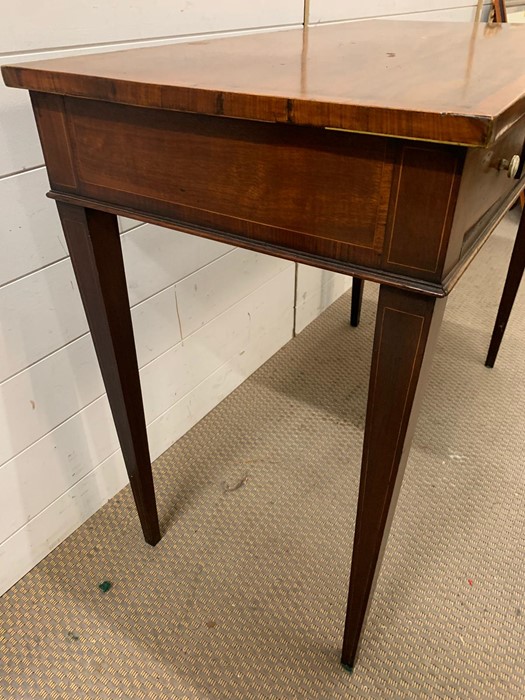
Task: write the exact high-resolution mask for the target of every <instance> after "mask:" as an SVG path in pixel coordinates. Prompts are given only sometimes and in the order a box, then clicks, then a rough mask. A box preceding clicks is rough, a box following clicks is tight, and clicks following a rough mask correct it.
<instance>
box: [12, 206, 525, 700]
mask: <svg viewBox="0 0 525 700" xmlns="http://www.w3.org/2000/svg"><path fill="white" fill-rule="evenodd" d="M516 224H517V218H516V212H514V214H512V215H511V216H510V217H507V219H506V220H505V221H504V222H503V224H502V225H501V226H500V228H499V230H498V231H497V232H496V234H495V235H494V236H493V237H492V238H491V240H490V241H489V243H488V244H487V245H486V247H485V248H484V250H483V251H482V253H481V254H480V255H479V256H478V258H477V260H476V261H475V263H474V265H473V266H472V267H471V268H470V270H469V271H468V273H467V275H466V276H465V277H464V278H463V280H462V282H461V283H460V285H459V287H458V288H457V290H456V292H455V293H454V294H452V296H451V297H450V300H449V303H448V307H447V311H446V314H445V321H444V326H443V330H442V333H441V338H440V342H439V348H438V352H437V356H436V360H435V363H434V368H433V373H432V377H431V381H430V385H429V388H428V391H427V395H426V402H425V405H424V409H423V414H422V416H421V419H420V422H419V427H418V431H417V433H416V437H415V443H414V447H413V450H412V453H411V458H410V461H409V465H408V468H407V472H406V476H405V482H404V486H403V489H402V492H401V497H400V501H399V505H398V509H397V513H396V517H395V520H394V526H393V530H392V533H391V536H390V541H389V546H388V548H387V552H386V556H385V561H384V565H383V569H382V575H381V577H380V580H379V583H378V588H377V591H376V595H375V599H374V603H373V607H372V610H371V614H370V617H369V620H368V625H367V627H366V632H365V635H364V639H363V645H362V652H361V656H360V661H359V664H358V666H357V668H356V670H355V672H354V674H353V675H352V676H351V675H349V674H348V673H347V672H346V671H344V670H343V668H342V667H341V666H340V664H339V650H340V644H341V634H342V625H343V620H344V605H345V602H346V587H347V580H348V571H349V565H350V554H351V543H352V534H353V527H354V514H355V507H356V498H357V487H358V476H359V459H360V449H361V442H362V432H363V420H364V411H365V398H366V390H367V374H368V368H369V362H370V352H371V342H372V330H373V322H374V313H375V298H376V294H377V288H376V287H375V285H372V284H368V285H366V298H365V301H364V308H363V318H362V323H361V326H360V327H359V329H357V330H356V329H350V327H349V326H348V322H347V317H348V308H349V298H348V296H346V297H343V298H342V299H340V300H339V301H338V302H337V303H336V304H334V305H333V306H332V307H331V308H330V309H329V310H328V311H327V312H325V313H324V314H323V315H322V316H321V317H320V318H319V319H318V320H317V321H315V322H314V323H313V324H312V325H311V326H309V327H308V328H307V329H306V330H305V331H304V332H303V333H301V335H300V336H299V337H298V338H297V339H296V340H294V341H292V342H290V343H289V344H288V345H287V346H286V347H285V348H284V349H283V350H282V351H281V352H279V353H278V354H277V355H276V356H275V357H273V358H272V359H271V360H270V361H269V362H268V363H267V364H266V365H264V366H263V367H262V368H261V369H260V370H259V371H258V372H256V373H255V374H254V375H253V376H252V377H251V378H250V379H249V380H248V381H247V382H245V383H244V384H243V385H242V386H241V387H240V388H239V389H238V390H237V391H235V392H234V394H232V395H231V396H230V397H229V398H228V399H226V400H225V401H224V402H223V403H222V404H221V405H220V406H219V407H218V408H217V409H215V410H214V411H213V412H212V413H211V414H209V415H208V416H207V417H206V418H205V419H204V420H203V421H201V422H200V423H199V424H198V425H197V426H196V427H195V428H194V429H193V430H192V431H191V432H190V433H188V434H187V435H186V436H185V437H184V438H183V439H181V440H180V441H179V442H178V443H177V444H176V445H175V446H174V447H172V448H171V449H169V450H168V451H167V452H166V453H165V454H164V455H163V456H162V457H161V458H160V459H159V460H157V462H156V464H155V477H156V484H157V492H158V497H159V507H160V513H161V517H162V527H163V532H164V538H163V540H162V542H161V543H160V544H159V545H158V546H157V547H156V548H155V549H152V548H150V547H148V546H147V545H145V544H144V543H143V541H142V538H141V535H140V531H139V526H138V521H137V518H136V515H135V512H134V509H133V506H132V501H131V497H130V493H129V490H128V489H125V490H124V491H122V492H121V493H120V494H118V496H117V497H116V498H114V499H113V500H112V501H111V502H110V503H109V504H108V505H107V506H106V507H104V508H103V509H102V510H101V511H99V512H98V513H97V514H96V515H95V516H94V517H92V518H91V519H90V520H89V521H88V522H87V523H85V524H84V525H83V526H82V527H81V528H80V529H79V530H77V531H76V532H75V533H74V534H73V535H72V536H71V537H70V538H69V539H68V540H67V541H66V542H64V543H63V544H62V545H61V546H60V547H59V548H58V549H56V550H55V551H54V552H53V553H52V554H51V555H50V556H48V557H47V559H45V561H43V562H42V563H41V564H40V565H39V566H37V567H36V568H35V569H34V570H33V571H32V572H31V573H30V574H28V575H27V576H26V577H25V578H24V579H23V580H22V581H20V582H19V583H18V584H17V585H16V586H15V587H14V588H13V589H12V590H11V591H9V592H8V593H7V594H6V595H4V596H3V598H2V599H1V600H0V625H1V635H0V649H1V664H2V666H1V669H0V695H1V697H2V698H5V699H8V700H11V699H16V700H21V699H25V698H38V699H42V700H44V699H45V700H47V699H48V698H52V699H55V698H56V699H59V698H60V699H66V698H67V699H68V700H69V699H70V698H71V699H73V698H74V699H75V700H83V699H84V698H96V699H97V700H105V699H111V700H113V699H114V698H133V699H134V700H140V699H142V698H152V699H153V698H155V699H158V700H163V699H166V700H174V699H176V698H188V699H192V700H193V699H196V698H199V699H204V698H206V699H212V698H213V699H215V698H217V699H221V700H222V699H225V700H226V699H228V700H229V699H231V700H234V699H242V700H249V699H252V698H253V699H262V698H272V699H279V700H281V699H286V700H288V699H290V700H292V699H295V698H298V699H299V698H300V699H302V700H303V699H304V700H313V699H315V700H317V699H319V700H328V699H332V698H333V699H342V698H396V699H400V698H414V699H416V698H417V699H421V698H455V699H456V698H461V699H465V698H469V699H470V698H487V700H489V699H490V700H497V699H500V698H501V700H509V698H525V681H524V678H525V652H524V647H525V596H524V593H525V575H524V574H525V565H524V555H525V527H524V526H525V470H524V461H525V460H524V458H525V450H524V445H523V432H524V427H525V392H524V390H523V377H524V371H525V313H524V310H525V290H522V292H523V293H522V294H521V295H520V296H519V298H518V302H517V307H516V308H515V311H514V314H513V316H512V318H511V323H510V325H509V328H508V330H507V336H506V338H505V341H504V344H503V347H502V351H501V354H500V357H499V360H498V362H497V364H496V367H495V369H494V370H488V369H486V368H485V367H484V366H483V361H484V356H485V353H486V350H487V347H488V341H489V336H490V332H491V328H492V324H493V322H494V317H495V312H496V307H497V303H498V301H499V294H500V290H501V285H502V280H503V277H504V274H505V271H506V266H507V261H508V257H509V255H510V250H511V246H512V237H513V235H514V232H515V230H516ZM104 579H108V580H110V581H111V582H112V583H113V587H112V588H111V590H109V591H108V592H106V593H103V592H102V591H101V590H100V589H99V588H98V583H99V582H100V581H102V580H104Z"/></svg>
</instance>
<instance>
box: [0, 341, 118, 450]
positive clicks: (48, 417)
mask: <svg viewBox="0 0 525 700" xmlns="http://www.w3.org/2000/svg"><path fill="white" fill-rule="evenodd" d="M103 392H104V387H103V384H102V376H101V374H100V370H99V368H98V365H97V361H96V357H95V350H94V348H93V343H92V341H91V336H89V335H85V336H83V337H82V338H80V339H79V340H76V341H75V342H73V343H71V344H70V345H68V346H66V347H65V348H62V349H61V350H60V351H59V352H56V353H53V354H52V355H50V356H49V357H46V358H45V360H42V361H41V362H37V363H36V364H35V365H33V366H32V367H29V368H28V369H26V370H24V371H23V372H20V373H19V374H17V375H16V376H15V377H13V378H12V379H9V380H8V381H6V382H4V383H3V384H0V464H2V463H3V462H5V461H6V460H8V459H10V458H11V457H13V456H14V455H16V454H17V453H18V452H21V451H22V450H24V449H25V448H26V447H28V446H29V445H30V444H31V443H33V442H34V441H35V440H38V439H39V438H40V437H42V436H43V435H45V434H46V433H48V432H49V431H50V430H53V428H55V427H56V426H57V425H58V424H59V423H61V422H62V421H65V420H67V419H68V418H69V417H70V416H72V415H73V414H74V413H76V412H77V411H79V410H80V409H81V408H83V407H84V406H87V404H88V403H91V401H94V400H95V399H96V398H98V397H99V396H101V395H102V394H103Z"/></svg>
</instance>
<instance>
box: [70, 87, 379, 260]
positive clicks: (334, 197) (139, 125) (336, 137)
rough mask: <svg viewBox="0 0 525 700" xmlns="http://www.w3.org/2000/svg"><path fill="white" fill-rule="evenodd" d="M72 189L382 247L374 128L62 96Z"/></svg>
mask: <svg viewBox="0 0 525 700" xmlns="http://www.w3.org/2000/svg"><path fill="white" fill-rule="evenodd" d="M66 108H67V121H68V129H69V132H70V136H71V143H72V145H73V149H72V150H73V158H74V164H75V172H76V178H77V181H78V192H79V193H80V194H82V195H84V196H87V197H90V198H95V199H99V200H105V201H107V202H110V203H112V204H116V205H122V206H126V207H130V208H135V209H137V210H139V211H140V210H143V211H150V212H155V213H157V214H158V215H160V216H165V217H168V218H170V219H172V220H174V221H176V222H177V221H179V222H180V223H181V224H185V225H190V226H191V225H195V226H201V227H204V228H209V229H211V230H218V231H223V232H226V233H233V234H235V235H240V236H243V237H246V238H249V239H255V240H257V241H263V242H268V243H271V244H274V245H279V246H283V247H287V248H293V249H296V250H299V251H303V252H307V253H311V254H314V255H322V256H324V257H327V258H336V259H338V260H341V261H347V262H354V263H358V264H365V265H366V264H371V263H373V262H374V261H375V260H376V259H377V258H378V256H379V255H380V254H381V250H382V246H383V240H384V230H385V223H386V208H387V202H388V196H389V192H390V186H391V177H392V170H393V165H392V161H393V156H392V155H391V153H392V150H393V146H392V143H391V141H389V140H388V139H386V138H383V137H379V136H369V135H362V134H350V133H343V132H337V131H327V130H323V129H316V128H311V127H297V126H292V125H286V124H273V123H267V122H255V121H245V120H242V119H228V118H223V117H211V116H204V115H197V114H184V113H180V112H173V111H167V110H166V111H165V110H156V109H143V108H138V107H131V106H125V105H118V104H109V103H103V102H94V101H90V100H78V99H72V98H71V99H69V98H68V99H66Z"/></svg>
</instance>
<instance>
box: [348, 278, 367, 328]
mask: <svg viewBox="0 0 525 700" xmlns="http://www.w3.org/2000/svg"><path fill="white" fill-rule="evenodd" d="M364 284H365V282H364V280H362V279H360V278H359V277H353V278H352V305H351V308H350V325H351V326H353V327H354V328H356V327H357V326H358V325H359V321H360V319H361V306H362V305H363V287H364Z"/></svg>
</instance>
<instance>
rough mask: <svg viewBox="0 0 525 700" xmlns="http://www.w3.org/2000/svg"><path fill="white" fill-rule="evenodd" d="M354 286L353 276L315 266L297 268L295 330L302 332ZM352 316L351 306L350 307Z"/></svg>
mask: <svg viewBox="0 0 525 700" xmlns="http://www.w3.org/2000/svg"><path fill="white" fill-rule="evenodd" d="M351 286H352V278H351V277H349V276H348V275H341V274H338V273H334V272H327V271H326V270H318V269H317V268H315V267H309V266H307V265H299V268H298V270H297V288H296V293H297V296H296V307H295V332H296V334H297V333H300V332H301V331H302V330H304V329H305V328H306V326H308V325H309V324H310V323H311V322H312V321H313V320H314V319H316V318H317V317H318V316H319V314H321V313H322V312H323V311H324V310H325V309H327V308H328V307H329V306H330V305H331V304H333V303H334V301H336V299H338V298H339V297H340V296H341V294H344V293H345V292H346V291H348V289H350V288H351ZM348 318H350V306H349V307H348Z"/></svg>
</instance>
